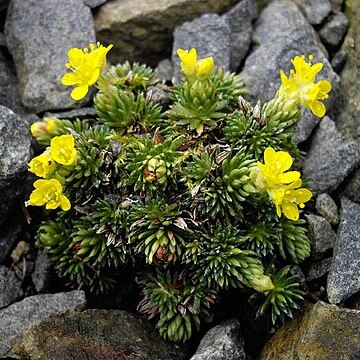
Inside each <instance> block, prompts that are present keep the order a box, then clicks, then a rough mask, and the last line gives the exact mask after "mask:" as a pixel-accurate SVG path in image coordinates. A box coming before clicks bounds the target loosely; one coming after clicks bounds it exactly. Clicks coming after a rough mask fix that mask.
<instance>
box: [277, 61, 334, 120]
mask: <svg viewBox="0 0 360 360" xmlns="http://www.w3.org/2000/svg"><path fill="white" fill-rule="evenodd" d="M313 58H314V57H313V56H312V55H310V56H309V62H306V60H305V56H304V55H302V56H295V58H294V59H291V62H292V64H293V66H294V69H292V70H290V76H289V77H287V76H286V75H285V73H284V72H283V71H282V70H281V71H280V78H281V87H280V89H279V91H278V96H283V97H284V98H285V99H290V100H295V101H296V104H298V105H303V106H306V107H308V108H309V109H310V110H311V111H312V113H313V114H314V115H315V116H317V117H323V116H324V115H325V112H326V108H325V105H324V104H323V103H322V102H321V101H319V100H325V99H327V98H328V97H329V94H328V93H329V92H330V91H331V83H330V82H329V81H327V80H320V81H318V82H317V83H315V82H314V81H315V77H316V75H317V73H318V72H319V71H320V70H321V69H322V68H323V64H322V63H316V64H313V65H312V64H311V61H312V60H313Z"/></svg>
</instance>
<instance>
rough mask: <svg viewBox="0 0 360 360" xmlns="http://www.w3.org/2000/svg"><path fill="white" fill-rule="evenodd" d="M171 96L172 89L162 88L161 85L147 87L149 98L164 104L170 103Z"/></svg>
mask: <svg viewBox="0 0 360 360" xmlns="http://www.w3.org/2000/svg"><path fill="white" fill-rule="evenodd" d="M170 97H171V95H170V91H165V89H162V88H161V87H160V86H159V85H158V86H149V87H148V89H147V98H148V99H151V101H153V102H157V103H159V104H161V105H163V106H164V105H168V104H169V103H170Z"/></svg>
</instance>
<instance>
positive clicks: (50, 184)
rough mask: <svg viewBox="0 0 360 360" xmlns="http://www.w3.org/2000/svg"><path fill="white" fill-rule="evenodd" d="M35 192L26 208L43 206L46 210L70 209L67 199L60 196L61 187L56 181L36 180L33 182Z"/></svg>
mask: <svg viewBox="0 0 360 360" xmlns="http://www.w3.org/2000/svg"><path fill="white" fill-rule="evenodd" d="M34 187H35V190H34V191H33V192H32V193H31V195H30V200H29V201H27V202H26V206H28V205H33V206H43V205H45V208H46V209H57V208H58V207H59V206H60V208H61V209H62V210H64V211H68V210H69V209H70V207H71V204H70V201H69V199H68V198H67V197H66V196H65V195H63V194H62V186H61V184H60V182H59V181H58V180H56V179H51V180H37V181H35V182H34Z"/></svg>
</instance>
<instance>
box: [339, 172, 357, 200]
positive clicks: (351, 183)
mask: <svg viewBox="0 0 360 360" xmlns="http://www.w3.org/2000/svg"><path fill="white" fill-rule="evenodd" d="M342 194H343V195H345V196H346V197H348V198H349V199H350V200H352V201H355V202H360V168H357V169H355V170H354V171H353V172H352V173H351V174H350V175H349V176H348V179H347V181H346V185H345V188H344V189H343V191H342Z"/></svg>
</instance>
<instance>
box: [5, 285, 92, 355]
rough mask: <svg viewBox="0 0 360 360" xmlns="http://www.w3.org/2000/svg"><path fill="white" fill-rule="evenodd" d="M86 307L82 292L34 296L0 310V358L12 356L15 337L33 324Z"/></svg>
mask: <svg viewBox="0 0 360 360" xmlns="http://www.w3.org/2000/svg"><path fill="white" fill-rule="evenodd" d="M85 305H86V299H85V293H84V292H83V291H78V290H75V291H70V292H67V293H58V294H46V295H35V296H30V297H27V298H25V299H24V300H22V301H20V302H18V303H15V304H12V305H10V306H8V307H6V308H4V309H0V339H1V341H0V357H6V356H12V352H11V346H12V343H13V341H14V339H15V338H16V336H18V335H20V334H21V333H23V332H24V331H25V330H27V329H28V328H29V327H30V326H32V325H33V324H34V323H35V322H37V321H39V320H42V319H44V318H46V317H47V316H49V315H51V314H58V313H60V312H62V311H65V310H78V309H79V310H80V309H83V308H84V307H85Z"/></svg>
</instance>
